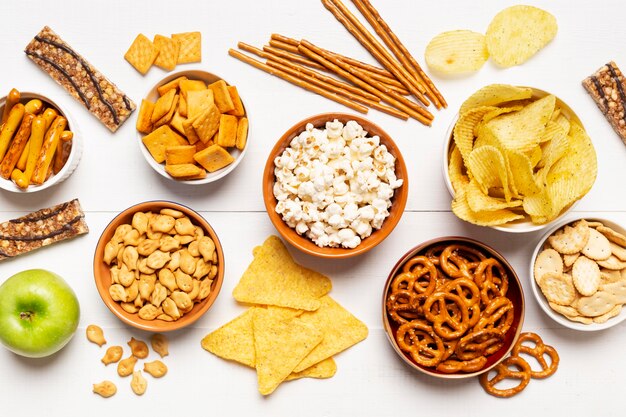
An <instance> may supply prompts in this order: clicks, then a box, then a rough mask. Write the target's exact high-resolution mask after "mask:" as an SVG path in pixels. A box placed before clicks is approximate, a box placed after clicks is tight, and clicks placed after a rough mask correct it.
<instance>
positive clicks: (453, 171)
mask: <svg viewBox="0 0 626 417" xmlns="http://www.w3.org/2000/svg"><path fill="white" fill-rule="evenodd" d="M463 169H464V165H463V158H462V157H461V152H460V151H459V148H457V147H456V146H455V147H454V148H453V149H452V153H451V154H450V162H449V164H448V176H449V177H450V183H451V184H452V188H453V189H454V191H456V192H458V191H459V188H461V187H465V186H466V185H467V184H468V183H469V178H468V177H467V175H465V174H463Z"/></svg>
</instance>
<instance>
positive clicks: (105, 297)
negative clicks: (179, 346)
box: [93, 200, 226, 332]
mask: <svg viewBox="0 0 626 417" xmlns="http://www.w3.org/2000/svg"><path fill="white" fill-rule="evenodd" d="M146 205H156V206H159V207H160V208H172V209H176V210H180V211H183V212H184V213H185V214H186V215H187V216H189V217H192V220H193V221H194V222H195V223H200V224H197V225H198V226H200V227H202V228H203V229H204V231H205V233H207V234H208V235H209V236H210V237H211V239H213V241H214V243H215V249H216V251H217V256H218V270H217V275H216V276H215V278H214V281H215V284H214V287H213V289H212V291H211V294H210V295H209V296H208V297H207V298H205V299H204V300H202V301H201V302H199V303H196V305H195V306H194V309H195V308H196V306H197V305H198V304H202V305H201V306H200V307H199V309H198V310H196V311H195V312H194V313H193V314H191V312H189V313H186V314H185V316H183V317H186V316H187V315H188V318H187V319H186V320H181V319H179V320H175V321H172V322H165V321H158V322H159V323H161V322H162V323H165V324H163V325H162V326H155V325H153V323H154V322H155V320H152V321H150V320H143V319H140V318H139V316H136V315H135V316H133V319H131V318H129V317H127V316H126V315H125V314H130V313H126V312H122V311H123V310H122V308H121V307H120V305H119V303H117V302H116V301H113V299H111V297H110V296H109V293H108V287H107V288H105V286H104V283H103V281H102V279H103V278H102V277H101V276H100V272H99V270H100V267H101V263H103V262H104V261H103V259H102V254H103V251H104V246H105V245H106V243H107V242H105V241H104V240H105V239H104V236H105V234H107V233H108V232H109V231H111V230H113V229H114V228H113V224H114V223H115V222H117V221H118V220H119V219H121V218H123V217H126V216H129V215H131V218H132V214H134V213H136V212H137V211H139V210H140V209H139V207H143V206H146ZM190 213H191V215H190ZM120 224H121V223H120ZM128 224H130V223H128ZM118 226H119V225H118ZM116 228H117V226H116ZM225 270H226V264H225V261H224V249H223V246H222V243H221V241H220V240H219V237H218V235H217V233H216V232H215V230H214V229H213V227H212V226H211V224H210V223H209V222H208V221H207V220H206V219H205V218H204V217H203V216H202V215H201V214H200V213H198V212H197V211H195V210H194V209H192V208H190V207H188V206H186V205H184V204H181V203H176V202H174V201H169V200H149V201H143V202H140V203H136V204H133V205H132V206H130V207H128V208H126V209H124V210H122V211H121V212H119V213H118V214H116V215H115V216H114V217H113V218H112V219H111V221H109V223H108V224H107V225H106V227H105V228H104V229H103V231H102V233H101V234H100V237H99V238H98V243H97V244H96V247H95V249H94V256H93V274H94V281H95V284H96V289H97V291H98V294H99V295H100V298H101V299H102V301H103V302H104V304H105V305H106V306H107V308H108V309H109V310H110V311H111V312H112V313H113V314H114V315H115V316H116V317H117V318H118V319H120V320H121V321H122V322H124V323H126V324H127V325H129V326H132V327H135V328H137V329H140V330H145V331H150V332H169V331H174V330H178V329H181V328H184V327H187V326H189V325H191V324H193V323H194V322H196V321H197V320H199V319H200V317H202V316H203V315H204V314H205V313H206V312H207V311H208V310H209V309H210V308H211V306H212V305H213V304H214V303H215V300H216V299H217V297H218V295H219V293H220V290H221V288H222V284H223V282H224V274H225ZM192 311H193V310H192Z"/></svg>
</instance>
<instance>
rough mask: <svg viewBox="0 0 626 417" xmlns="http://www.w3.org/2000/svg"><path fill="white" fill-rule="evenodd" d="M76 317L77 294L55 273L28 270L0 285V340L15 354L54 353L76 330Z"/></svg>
mask: <svg viewBox="0 0 626 417" xmlns="http://www.w3.org/2000/svg"><path fill="white" fill-rule="evenodd" d="M79 318H80V307H79V305H78V299H77V298H76V294H74V291H73V290H72V288H71V287H70V286H69V285H68V284H67V282H65V281H64V280H63V278H61V277H60V276H58V275H57V274H55V273H54V272H50V271H46V270H43V269H29V270H27V271H22V272H19V273H17V274H15V275H13V276H12V277H10V278H9V279H7V280H6V281H5V282H4V283H3V284H2V285H0V342H2V344H3V345H4V346H6V347H7V349H9V350H11V351H13V352H15V353H17V354H18V355H22V356H27V357H30V358H41V357H44V356H48V355H52V354H53V353H55V352H57V351H58V350H60V349H61V348H62V347H63V346H65V345H66V344H67V342H69V341H70V339H71V338H72V336H73V335H74V333H75V332H76V327H78V320H79Z"/></svg>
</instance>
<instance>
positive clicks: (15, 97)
mask: <svg viewBox="0 0 626 417" xmlns="http://www.w3.org/2000/svg"><path fill="white" fill-rule="evenodd" d="M21 97H22V94H21V93H20V92H19V91H18V90H17V89H15V88H12V89H11V91H9V94H7V99H6V101H5V103H4V111H3V112H2V124H4V123H5V122H6V121H7V119H8V118H9V113H10V112H11V109H12V108H13V106H15V105H16V104H17V103H19V102H20V98H21Z"/></svg>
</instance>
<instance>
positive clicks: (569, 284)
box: [530, 218, 626, 331]
mask: <svg viewBox="0 0 626 417" xmlns="http://www.w3.org/2000/svg"><path fill="white" fill-rule="evenodd" d="M530 276H531V277H533V278H532V283H531V285H532V290H533V294H534V295H535V298H536V299H537V302H538V303H539V306H540V307H541V308H542V309H543V311H544V312H545V313H546V314H547V315H548V316H550V318H552V319H553V320H554V321H556V322H557V323H559V324H561V325H563V326H565V327H568V328H570V329H574V330H581V331H595V330H603V329H607V328H609V327H612V326H615V325H616V324H619V323H621V322H622V321H623V320H624V319H626V313H625V312H624V311H623V305H624V304H625V303H626V229H624V228H623V227H621V226H620V225H619V224H617V223H615V222H613V221H611V220H608V219H598V218H587V219H585V218H578V219H573V220H572V219H571V218H570V219H568V220H563V221H561V222H559V223H557V224H556V225H554V227H552V228H550V230H548V231H547V232H546V233H545V234H544V235H543V236H542V238H541V240H540V241H539V244H538V245H537V248H536V249H535V252H534V253H533V256H532V260H531V264H530Z"/></svg>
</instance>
